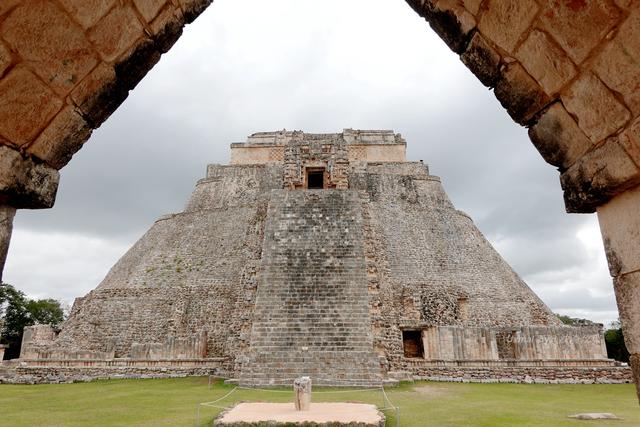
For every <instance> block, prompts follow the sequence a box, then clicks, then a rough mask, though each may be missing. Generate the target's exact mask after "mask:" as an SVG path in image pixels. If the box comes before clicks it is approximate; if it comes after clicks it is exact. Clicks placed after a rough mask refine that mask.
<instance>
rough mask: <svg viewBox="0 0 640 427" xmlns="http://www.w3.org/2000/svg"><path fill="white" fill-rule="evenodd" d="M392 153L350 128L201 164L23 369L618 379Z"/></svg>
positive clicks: (343, 380) (387, 143) (395, 139)
mask: <svg viewBox="0 0 640 427" xmlns="http://www.w3.org/2000/svg"><path fill="white" fill-rule="evenodd" d="M405 148H406V143H405V141H404V140H403V139H402V137H401V136H400V135H396V134H394V133H393V132H392V131H355V130H345V131H344V132H343V133H335V134H306V133H303V132H297V131H296V132H287V131H281V132H273V133H260V134H254V135H252V136H250V137H249V138H248V141H247V143H243V144H233V145H232V164H231V165H228V166H222V165H209V167H208V168H207V176H206V178H204V179H202V180H200V181H199V182H198V183H197V185H196V188H195V190H194V192H193V195H192V197H191V199H190V200H189V202H188V204H187V206H186V208H185V210H184V212H181V213H178V214H173V215H166V216H164V217H162V218H160V219H159V220H158V221H157V222H156V223H155V224H154V225H153V227H152V228H151V229H150V230H149V231H148V232H147V233H146V234H145V235H144V236H143V237H142V238H141V239H140V240H139V241H138V242H137V243H136V244H135V245H134V246H133V247H132V248H131V249H130V250H129V251H128V252H127V253H126V254H125V255H124V256H123V257H122V258H121V259H120V261H118V263H117V264H116V265H115V266H114V267H113V268H112V269H111V271H110V272H109V274H108V275H107V277H106V278H105V279H104V280H103V282H102V283H101V284H100V285H99V286H98V287H97V288H96V289H95V290H93V291H91V292H90V293H89V294H88V295H86V296H85V297H82V298H78V299H77V300H76V302H75V304H74V307H73V309H72V313H71V316H70V318H69V319H68V320H67V321H66V323H65V324H64V325H63V327H62V331H61V332H60V333H59V335H54V334H51V333H49V335H47V339H43V338H42V337H43V336H44V335H45V334H43V333H40V332H43V331H41V330H40V329H41V328H40V327H38V328H36V329H33V332H32V333H29V334H27V335H26V337H27V338H25V340H26V341H25V346H24V348H23V355H22V359H23V362H24V363H25V364H26V365H32V366H33V367H34V369H35V368H36V367H42V366H43V363H45V364H46V365H44V366H47V367H55V360H60V361H63V362H64V364H63V366H69V364H73V363H74V362H73V360H78V361H79V362H78V363H86V362H87V360H88V359H90V360H93V361H94V363H97V362H96V361H97V360H99V359H105V358H106V359H113V360H114V361H120V362H118V363H123V361H131V363H136V364H137V365H136V366H139V365H140V364H141V363H142V364H144V363H145V361H146V362H147V363H150V364H151V363H152V364H154V366H157V364H158V363H161V362H162V363H165V364H166V365H167V368H168V369H171V367H172V366H174V364H175V363H176V362H177V361H180V360H183V359H186V360H196V361H200V362H201V363H205V364H206V363H208V361H209V362H210V363H211V366H212V369H214V368H215V372H216V373H217V374H219V375H224V376H228V377H232V378H237V379H239V381H240V382H241V383H243V384H248V385H274V384H290V383H291V381H292V379H294V378H297V377H299V376H305V375H307V376H311V377H312V378H313V381H314V383H315V384H318V385H372V384H378V383H380V382H381V381H384V380H385V379H387V378H389V376H396V377H397V376H398V375H424V373H425V372H429V373H431V374H430V375H432V376H434V377H438V375H436V374H433V372H435V371H437V369H439V368H442V369H444V371H443V373H442V375H440V376H442V377H445V376H450V371H451V369H452V366H453V365H455V366H457V367H456V369H459V370H462V371H464V370H465V369H475V370H477V369H479V368H480V367H482V366H485V365H486V364H490V365H491V366H492V370H490V371H487V372H488V374H487V375H488V377H494V376H496V375H498V373H499V368H500V366H503V367H507V366H519V367H522V368H523V369H524V368H526V369H532V370H533V371H536V372H537V376H538V377H539V378H551V377H553V378H556V377H557V375H558V374H557V372H560V371H561V370H562V369H564V368H566V367H580V369H583V368H586V367H588V368H590V369H592V370H593V368H598V369H599V368H606V369H603V370H602V379H603V380H606V379H607V378H609V376H610V375H611V373H612V372H617V371H616V370H621V371H625V369H626V370H627V372H628V368H622V367H616V366H615V363H614V362H613V361H611V360H607V359H606V351H605V349H604V345H603V337H602V331H601V329H600V328H573V327H567V326H563V325H562V324H561V323H560V322H559V320H558V319H557V318H556V317H555V315H553V313H551V311H550V310H549V309H548V308H547V307H546V306H545V305H544V303H543V302H542V301H541V300H540V299H538V298H537V297H536V295H535V294H534V293H533V292H532V291H531V290H530V289H529V288H528V286H527V285H526V284H525V283H524V282H523V281H522V280H521V279H520V278H519V277H518V275H517V274H516V273H515V272H514V271H513V270H512V269H511V268H510V267H509V266H508V265H507V264H506V263H505V261H504V260H503V259H502V258H501V257H500V255H499V254H498V253H497V252H496V251H495V250H494V249H493V248H492V247H491V245H490V244H489V242H488V241H487V240H486V239H485V238H484V237H483V236H482V234H481V233H480V231H479V230H478V229H477V228H476V227H475V225H474V224H473V221H472V220H471V218H469V216H468V215H466V214H465V213H463V212H460V211H458V210H456V209H455V208H454V206H453V205H452V203H451V202H450V201H449V199H448V197H447V195H446V194H445V192H444V189H443V188H442V185H441V183H440V180H439V178H437V177H435V176H432V175H430V174H429V170H428V168H427V166H426V165H425V164H423V163H422V162H407V161H406V159H405V156H404V152H405ZM276 150H279V151H281V152H282V153H283V155H282V157H281V158H282V160H281V161H279V162H276V161H274V160H273V158H274V157H276V158H277V157H278V156H272V155H271V154H268V155H265V153H274V152H275V151H276ZM382 159H386V160H387V161H381V160H382ZM251 161H254V162H255V163H251ZM314 174H317V176H316V178H314V177H313V175H314ZM318 177H319V178H318ZM314 180H316V182H315V184H314V182H313V181H314ZM314 185H315V186H314ZM36 332H37V333H36ZM159 361H161V362H159ZM61 363H62V362H61ZM458 365H460V366H458ZM205 366H206V365H205ZM580 369H577V370H576V372H581V371H580ZM596 371H597V369H596ZM474 372H476V371H474ZM584 372H586V371H584ZM399 373H403V374H399ZM474 375H477V374H476V373H474ZM593 375H596V377H597V376H598V375H597V374H593V373H589V378H591V379H592V378H593ZM616 375H618V374H616ZM624 375H625V374H623V373H620V374H619V375H618V376H617V377H616V378H618V377H620V378H622V377H624ZM627 377H628V375H627ZM571 378H572V379H576V378H575V376H571ZM578 379H579V378H578Z"/></svg>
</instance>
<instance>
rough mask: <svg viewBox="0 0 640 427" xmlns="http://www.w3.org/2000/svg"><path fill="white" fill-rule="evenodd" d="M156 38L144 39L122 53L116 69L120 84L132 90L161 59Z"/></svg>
mask: <svg viewBox="0 0 640 427" xmlns="http://www.w3.org/2000/svg"><path fill="white" fill-rule="evenodd" d="M160 55H161V54H160V52H159V51H158V50H157V46H156V42H155V40H151V39H142V40H140V41H139V42H138V43H136V44H135V45H134V46H133V47H132V48H131V49H130V50H129V51H128V52H126V53H125V54H123V55H122V57H121V58H120V60H119V61H118V63H117V64H116V65H115V67H114V69H115V72H116V79H117V82H118V85H119V86H122V88H123V89H127V90H131V89H133V88H134V87H136V85H137V84H138V83H139V82H140V80H142V78H143V77H144V76H145V75H146V74H147V73H148V72H149V70H151V68H153V66H154V65H156V64H157V63H158V61H159V60H160Z"/></svg>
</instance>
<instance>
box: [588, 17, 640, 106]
mask: <svg viewBox="0 0 640 427" xmlns="http://www.w3.org/2000/svg"><path fill="white" fill-rule="evenodd" d="M593 70H594V71H595V72H596V74H597V75H598V77H600V79H601V80H602V81H603V82H604V83H605V84H606V85H607V86H608V87H610V88H611V89H613V90H615V91H616V92H619V93H620V94H622V96H623V98H624V101H625V104H626V105H627V107H629V108H630V109H631V111H632V112H633V113H634V114H635V115H639V114H640V9H636V10H634V11H633V12H632V13H631V14H630V15H629V17H628V18H627V19H626V20H625V22H624V23H623V24H622V25H621V26H620V28H619V30H618V33H617V36H616V37H615V38H614V39H613V40H611V41H610V42H609V43H607V44H606V45H605V47H604V49H603V50H602V52H600V53H599V55H598V56H597V57H596V60H595V62H594V64H593Z"/></svg>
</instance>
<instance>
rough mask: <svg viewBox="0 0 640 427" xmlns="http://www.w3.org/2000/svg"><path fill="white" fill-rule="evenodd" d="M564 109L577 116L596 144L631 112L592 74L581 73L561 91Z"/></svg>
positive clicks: (579, 124) (627, 117) (627, 119)
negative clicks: (564, 90)
mask: <svg viewBox="0 0 640 427" xmlns="http://www.w3.org/2000/svg"><path fill="white" fill-rule="evenodd" d="M562 101H563V104H564V106H565V107H566V109H567V111H569V112H570V113H571V114H573V115H574V116H575V117H577V119H578V126H580V128H581V129H582V130H583V131H584V133H585V134H586V135H587V136H588V137H589V139H591V141H592V142H594V143H597V142H600V141H602V140H603V139H605V138H606V137H608V136H609V135H611V134H613V133H614V132H616V131H617V130H618V129H620V128H621V127H622V126H624V125H625V124H626V123H627V122H628V121H629V119H631V113H630V112H629V110H627V108H626V107H625V106H624V105H622V104H621V103H620V102H619V101H618V100H617V99H616V98H615V96H614V95H613V93H611V91H610V90H609V89H608V88H607V87H606V86H605V85H604V84H603V83H602V82H601V81H600V79H598V78H597V77H596V76H595V75H593V74H592V73H589V72H587V73H584V74H582V75H581V76H580V77H579V78H578V79H577V80H576V81H574V82H573V84H572V85H571V86H570V87H569V88H568V89H567V90H566V92H564V93H563V94H562Z"/></svg>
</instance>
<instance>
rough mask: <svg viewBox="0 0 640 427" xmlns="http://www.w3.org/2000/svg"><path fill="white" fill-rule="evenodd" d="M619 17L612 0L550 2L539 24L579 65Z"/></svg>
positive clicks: (544, 9)
mask: <svg viewBox="0 0 640 427" xmlns="http://www.w3.org/2000/svg"><path fill="white" fill-rule="evenodd" d="M619 18H620V11H619V10H618V9H617V8H616V7H615V6H613V5H612V4H611V2H610V1H609V0H591V1H586V0H578V1H564V2H559V1H551V0H547V1H546V5H545V6H544V8H543V10H542V13H541V15H540V21H541V25H542V27H543V28H544V29H545V30H546V31H547V32H548V33H549V34H551V36H552V37H553V38H554V39H556V41H557V42H558V43H560V46H562V48H563V49H564V50H565V51H566V52H567V54H568V55H569V57H570V58H571V59H573V60H574V62H575V63H576V64H580V63H582V61H584V60H585V59H586V58H587V56H588V55H589V53H590V52H591V50H592V49H593V48H594V47H595V46H596V45H597V44H598V43H600V41H601V40H602V39H603V38H604V37H605V36H606V35H607V33H608V32H609V31H610V30H611V29H612V28H613V26H614V25H615V24H616V22H617V21H618V19H619Z"/></svg>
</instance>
